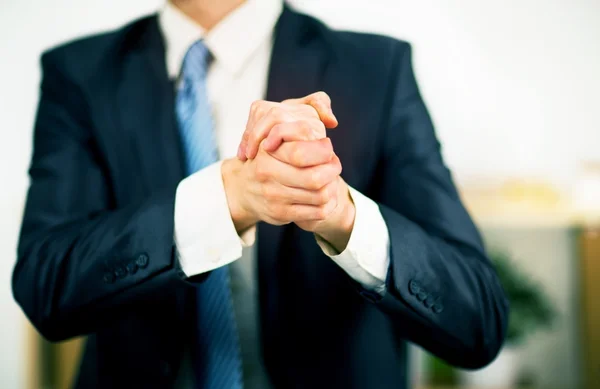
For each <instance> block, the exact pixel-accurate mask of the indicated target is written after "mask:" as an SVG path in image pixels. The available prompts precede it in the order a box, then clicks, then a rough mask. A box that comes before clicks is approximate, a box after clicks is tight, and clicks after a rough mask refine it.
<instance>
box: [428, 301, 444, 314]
mask: <svg viewBox="0 0 600 389" xmlns="http://www.w3.org/2000/svg"><path fill="white" fill-rule="evenodd" d="M431 310H432V311H433V312H435V313H441V312H442V311H443V310H444V306H443V305H442V303H435V305H434V306H433V307H431Z"/></svg>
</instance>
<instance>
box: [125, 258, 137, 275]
mask: <svg viewBox="0 0 600 389" xmlns="http://www.w3.org/2000/svg"><path fill="white" fill-rule="evenodd" d="M137 270H138V266H137V265H136V263H135V261H131V262H129V263H128V264H127V272H128V273H129V274H135V273H136V272H137Z"/></svg>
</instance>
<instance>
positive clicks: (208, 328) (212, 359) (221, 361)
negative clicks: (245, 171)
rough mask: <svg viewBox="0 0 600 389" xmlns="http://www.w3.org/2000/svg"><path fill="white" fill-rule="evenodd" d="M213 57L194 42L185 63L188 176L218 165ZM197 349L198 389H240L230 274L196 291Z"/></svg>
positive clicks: (182, 97) (182, 114)
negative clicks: (211, 94) (211, 96)
mask: <svg viewBox="0 0 600 389" xmlns="http://www.w3.org/2000/svg"><path fill="white" fill-rule="evenodd" d="M209 60H210V52H209V51H208V49H207V48H206V46H205V45H204V43H203V42H202V41H198V42H196V43H194V44H193V45H192V46H191V47H190V49H189V50H188V52H187V53H186V56H185V58H184V61H183V67H182V74H181V80H180V84H179V87H178V91H177V98H176V113H177V120H178V122H179V130H180V133H181V139H182V142H183V148H184V152H185V160H186V169H187V173H188V175H189V174H192V173H194V172H196V171H198V170H200V169H202V168H204V167H206V166H208V165H210V164H212V163H214V162H216V161H217V160H218V150H217V145H216V140H215V134H214V130H213V127H214V126H213V119H212V113H211V109H210V104H209V101H208V95H207V93H206V74H207V70H208V63H209ZM196 301H197V304H196V305H197V312H196V315H197V326H196V327H197V328H196V329H197V332H198V333H197V336H196V339H197V342H196V343H197V347H196V349H195V350H193V355H194V373H195V376H196V382H197V385H196V386H197V388H198V389H242V388H243V383H242V382H243V379H242V363H241V356H240V346H239V339H238V334H237V329H236V323H235V317H234V311H233V301H232V296H231V288H230V286H229V269H228V268H227V267H226V266H224V267H221V268H218V269H215V270H213V271H212V272H211V273H210V274H209V276H208V277H207V279H206V280H205V281H204V282H202V283H201V284H200V285H199V286H198V287H197V294H196Z"/></svg>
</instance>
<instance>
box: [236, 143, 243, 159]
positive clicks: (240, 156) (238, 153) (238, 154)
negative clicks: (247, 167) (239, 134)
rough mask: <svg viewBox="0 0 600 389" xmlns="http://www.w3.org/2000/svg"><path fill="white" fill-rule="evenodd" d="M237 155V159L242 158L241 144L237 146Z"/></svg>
mask: <svg viewBox="0 0 600 389" xmlns="http://www.w3.org/2000/svg"><path fill="white" fill-rule="evenodd" d="M237 157H238V159H244V153H243V152H242V145H241V144H240V145H239V146H238V150H237Z"/></svg>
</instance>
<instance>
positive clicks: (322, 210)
mask: <svg viewBox="0 0 600 389" xmlns="http://www.w3.org/2000/svg"><path fill="white" fill-rule="evenodd" d="M328 215H329V213H328V212H327V207H326V206H325V205H322V206H320V207H319V208H317V210H316V211H315V218H316V220H325V219H326V218H327V216H328Z"/></svg>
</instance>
